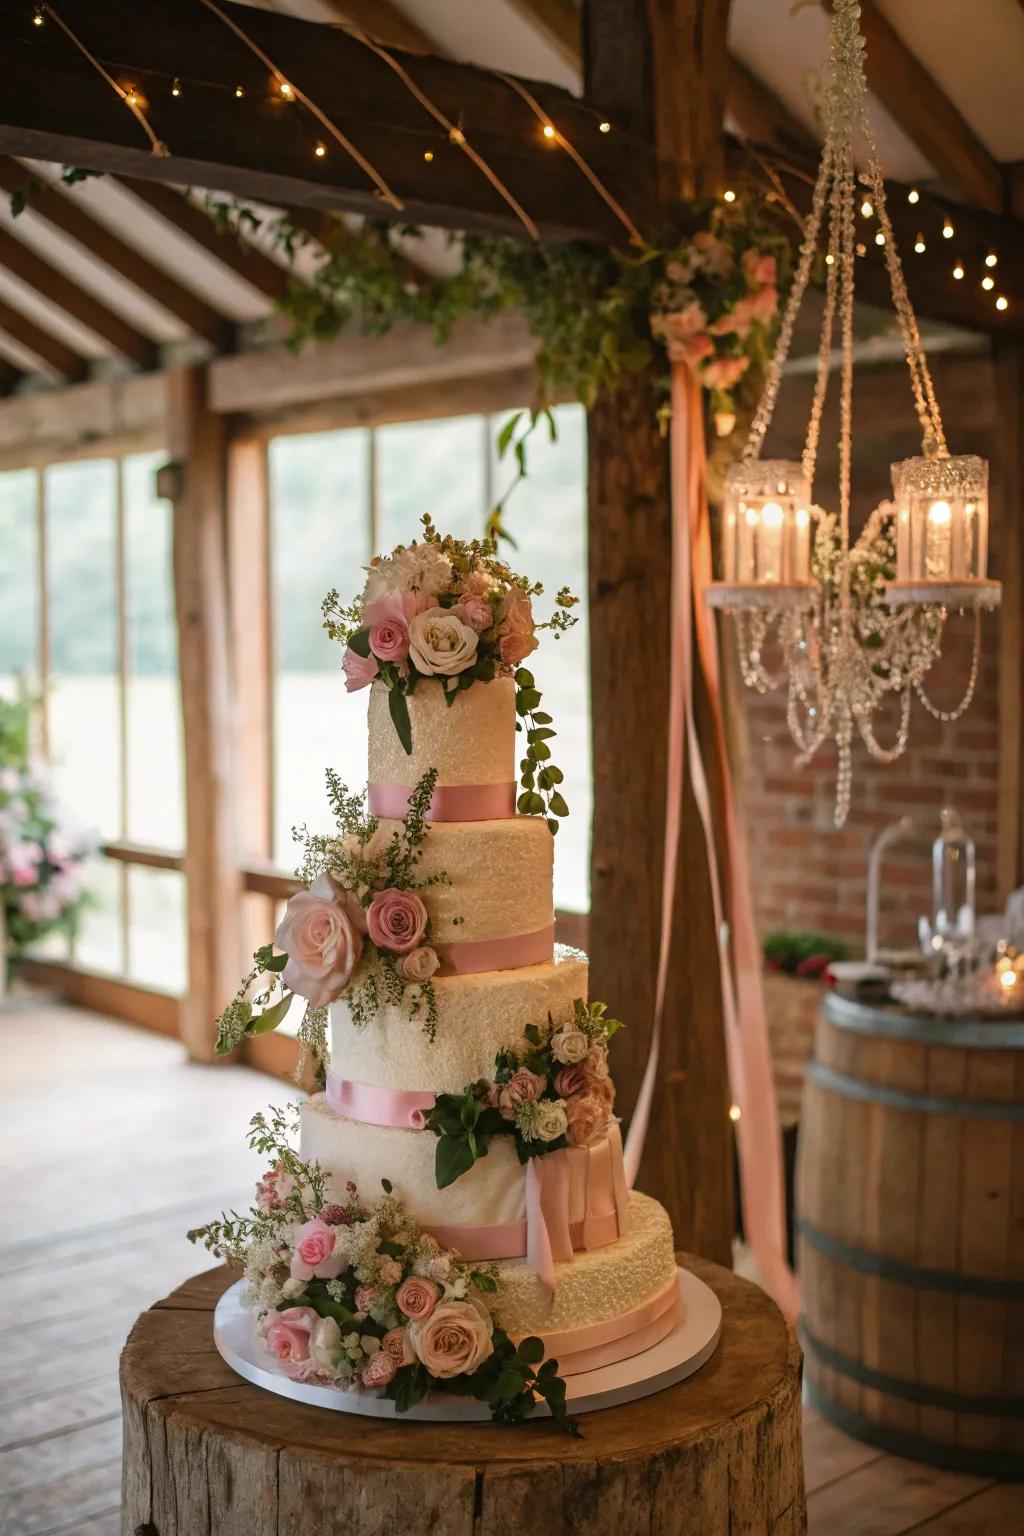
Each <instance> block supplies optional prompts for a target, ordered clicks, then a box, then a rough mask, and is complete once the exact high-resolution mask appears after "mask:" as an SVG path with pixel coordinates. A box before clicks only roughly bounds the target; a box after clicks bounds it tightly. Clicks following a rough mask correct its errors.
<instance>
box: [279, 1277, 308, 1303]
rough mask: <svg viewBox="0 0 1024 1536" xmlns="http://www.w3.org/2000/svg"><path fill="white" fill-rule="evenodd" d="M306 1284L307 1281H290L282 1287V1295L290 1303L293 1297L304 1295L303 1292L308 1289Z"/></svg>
mask: <svg viewBox="0 0 1024 1536" xmlns="http://www.w3.org/2000/svg"><path fill="white" fill-rule="evenodd" d="M306 1284H307V1282H306V1281H305V1280H294V1279H288V1280H286V1281H285V1283H284V1285H282V1287H281V1295H282V1296H283V1297H284V1298H285V1300H286V1301H290V1300H291V1298H292V1297H293V1296H301V1295H302V1293H303V1291H304V1290H305V1289H306Z"/></svg>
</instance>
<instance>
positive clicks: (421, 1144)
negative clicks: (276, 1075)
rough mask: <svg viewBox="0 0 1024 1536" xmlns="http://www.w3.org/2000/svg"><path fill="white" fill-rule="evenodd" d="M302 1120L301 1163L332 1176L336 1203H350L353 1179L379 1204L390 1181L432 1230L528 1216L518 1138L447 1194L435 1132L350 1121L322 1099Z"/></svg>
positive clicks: (494, 1149)
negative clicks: (438, 1174) (437, 1166)
mask: <svg viewBox="0 0 1024 1536" xmlns="http://www.w3.org/2000/svg"><path fill="white" fill-rule="evenodd" d="M299 1117H300V1127H301V1129H300V1134H299V1146H300V1150H301V1155H302V1157H303V1158H304V1159H305V1160H306V1161H315V1162H318V1163H319V1164H320V1166H321V1168H323V1169H324V1170H325V1172H326V1173H327V1174H328V1180H327V1188H328V1196H327V1198H328V1199H329V1200H338V1201H339V1202H344V1201H345V1200H346V1199H347V1196H346V1194H345V1184H346V1182H347V1181H348V1180H349V1179H351V1180H352V1181H353V1182H354V1183H355V1184H356V1185H357V1186H358V1189H359V1193H360V1195H361V1197H362V1198H363V1199H364V1200H374V1199H376V1197H377V1195H379V1193H380V1181H381V1179H390V1181H391V1183H392V1184H393V1185H394V1186H395V1189H396V1190H397V1192H398V1193H399V1194H400V1195H401V1197H402V1199H403V1200H404V1201H405V1203H406V1205H407V1206H408V1207H409V1210H410V1211H411V1213H412V1214H413V1216H415V1218H416V1220H417V1221H418V1222H419V1223H420V1224H421V1226H424V1227H485V1226H504V1225H506V1224H507V1223H509V1222H515V1221H522V1220H523V1219H524V1217H525V1215H526V1203H525V1200H524V1180H523V1170H522V1166H521V1165H520V1162H519V1159H518V1157H517V1156H516V1152H515V1146H514V1145H513V1138H512V1137H511V1136H497V1137H495V1139H494V1140H493V1141H492V1142H491V1145H490V1149H489V1150H488V1153H487V1156H486V1157H482V1158H480V1160H479V1162H476V1163H474V1164H473V1167H472V1168H471V1169H470V1170H469V1172H468V1173H464V1174H463V1175H462V1177H461V1178H460V1179H456V1180H455V1183H454V1184H450V1185H449V1186H448V1188H447V1189H438V1187H437V1181H436V1179H435V1177H434V1157H435V1154H436V1149H437V1137H436V1136H435V1135H434V1134H433V1132H432V1131H411V1130H394V1129H392V1128H391V1127H390V1126H384V1125H366V1124H365V1123H363V1122H362V1121H358V1120H346V1119H345V1118H344V1117H343V1116H341V1115H336V1114H335V1113H334V1111H333V1110H332V1109H331V1108H330V1107H329V1106H328V1103H327V1100H326V1098H325V1096H324V1095H323V1094H322V1093H318V1094H314V1096H313V1098H311V1099H309V1100H308V1101H307V1102H306V1103H305V1104H303V1105H302V1107H301V1110H300V1112H299Z"/></svg>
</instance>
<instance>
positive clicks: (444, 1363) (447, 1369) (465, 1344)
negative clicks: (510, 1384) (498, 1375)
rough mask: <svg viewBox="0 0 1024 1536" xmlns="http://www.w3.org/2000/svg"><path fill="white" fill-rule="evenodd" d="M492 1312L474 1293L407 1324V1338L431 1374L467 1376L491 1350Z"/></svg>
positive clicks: (488, 1355)
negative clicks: (463, 1299)
mask: <svg viewBox="0 0 1024 1536" xmlns="http://www.w3.org/2000/svg"><path fill="white" fill-rule="evenodd" d="M493 1334H494V1322H493V1320H492V1318H491V1314H490V1313H489V1312H488V1310H487V1308H486V1307H485V1306H484V1304H483V1302H482V1301H480V1300H479V1299H478V1298H477V1297H476V1296H467V1297H466V1299H465V1301H444V1302H442V1303H441V1305H440V1306H438V1307H435V1308H434V1309H433V1310H432V1312H431V1313H430V1314H429V1315H428V1316H427V1317H424V1318H418V1319H416V1321H414V1322H412V1323H410V1324H409V1340H410V1342H411V1344H412V1347H413V1349H414V1350H415V1351H416V1355H417V1357H418V1358H419V1360H421V1361H422V1363H423V1365H424V1366H426V1368H427V1370H428V1371H429V1372H430V1374H431V1375H432V1376H437V1377H440V1378H441V1379H442V1380H449V1379H450V1378H451V1377H453V1376H470V1375H472V1373H473V1372H474V1371H475V1370H477V1369H478V1367H479V1366H481V1365H483V1363H484V1361H485V1360H487V1359H488V1358H489V1357H490V1356H491V1355H492V1354H493V1353H494V1344H493V1342H492V1336H493Z"/></svg>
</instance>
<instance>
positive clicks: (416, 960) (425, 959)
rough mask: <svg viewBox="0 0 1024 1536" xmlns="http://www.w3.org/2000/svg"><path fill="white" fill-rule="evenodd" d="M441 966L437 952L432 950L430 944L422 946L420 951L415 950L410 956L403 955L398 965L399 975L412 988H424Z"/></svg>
mask: <svg viewBox="0 0 1024 1536" xmlns="http://www.w3.org/2000/svg"><path fill="white" fill-rule="evenodd" d="M440 964H441V962H440V960H439V959H438V957H437V951H436V950H435V949H431V947H430V945H429V944H421V945H420V947H419V949H414V950H412V952H411V953H410V954H408V955H403V956H402V959H401V960H400V961H399V964H398V971H399V975H400V976H401V978H402V980H403V981H407V982H408V983H409V984H410V986H417V985H419V986H422V985H423V983H424V982H425V981H429V980H430V978H431V976H433V974H434V972H435V971H436V970H437V968H438V966H439V965H440Z"/></svg>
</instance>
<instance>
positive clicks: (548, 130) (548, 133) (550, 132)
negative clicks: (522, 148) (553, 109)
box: [541, 123, 555, 140]
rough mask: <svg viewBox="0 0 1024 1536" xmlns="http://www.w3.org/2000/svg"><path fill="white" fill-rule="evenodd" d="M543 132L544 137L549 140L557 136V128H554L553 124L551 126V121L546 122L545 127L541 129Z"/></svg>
mask: <svg viewBox="0 0 1024 1536" xmlns="http://www.w3.org/2000/svg"><path fill="white" fill-rule="evenodd" d="M541 133H542V134H543V135H544V137H545V138H546V139H548V140H551V139H553V138H554V136H555V130H554V128H553V127H552V126H551V124H550V123H545V124H544V127H543V128H542V129H541Z"/></svg>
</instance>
